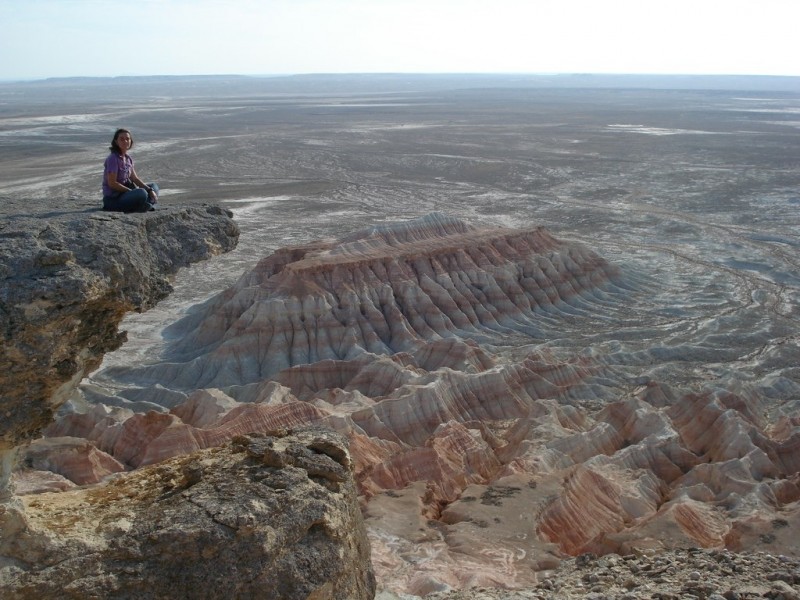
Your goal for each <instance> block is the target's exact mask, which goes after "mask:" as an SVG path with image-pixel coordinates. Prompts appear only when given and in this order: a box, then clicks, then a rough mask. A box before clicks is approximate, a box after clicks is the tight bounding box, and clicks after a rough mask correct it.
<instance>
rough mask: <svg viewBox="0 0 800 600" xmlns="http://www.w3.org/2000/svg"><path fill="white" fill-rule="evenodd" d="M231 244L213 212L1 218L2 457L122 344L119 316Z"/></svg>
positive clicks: (228, 221) (220, 214)
mask: <svg viewBox="0 0 800 600" xmlns="http://www.w3.org/2000/svg"><path fill="white" fill-rule="evenodd" d="M238 238H239V229H238V227H237V225H236V223H235V222H234V221H233V219H232V214H231V213H230V212H229V211H227V210H224V209H221V208H219V207H215V206H197V207H176V208H167V209H163V210H159V211H156V212H152V213H148V214H131V215H126V214H122V213H104V212H98V211H91V212H72V213H69V212H64V213H58V214H55V213H54V214H52V215H48V216H44V217H42V216H37V217H19V216H16V217H13V218H10V219H4V220H2V221H0V279H2V282H3V283H2V286H1V287H0V331H1V332H2V334H0V335H2V343H1V344H0V415H2V419H0V453H2V452H3V451H4V450H7V449H9V448H11V447H14V446H17V445H19V444H20V443H22V442H23V441H25V440H27V439H30V438H31V437H33V436H35V435H36V434H37V433H38V432H40V431H41V429H42V428H43V427H44V426H46V425H47V424H48V423H50V421H51V420H52V414H53V411H54V410H55V409H56V408H58V406H59V405H60V404H62V403H63V402H64V401H65V400H66V398H67V396H68V395H69V393H70V392H71V391H72V389H73V388H74V386H75V385H76V384H77V382H78V381H80V379H81V378H82V377H83V376H84V375H85V374H86V373H88V372H90V371H92V370H93V369H95V368H97V366H98V365H99V364H100V361H101V360H102V357H103V354H105V353H106V352H108V351H110V350H114V349H116V348H117V347H119V345H120V344H121V343H122V342H123V341H124V340H125V334H124V333H121V332H119V331H118V329H117V326H118V325H119V323H120V321H121V320H122V317H123V316H124V315H125V313H127V312H129V311H141V310H145V309H147V308H149V307H151V306H153V305H154V304H155V303H156V302H158V301H159V300H161V299H162V298H164V297H165V296H166V295H167V294H168V293H169V292H170V291H171V287H170V283H169V279H168V278H169V276H170V275H172V274H174V273H175V272H176V271H177V270H178V269H179V268H180V267H184V266H186V265H189V264H190V263H193V262H197V261H200V260H204V259H207V258H209V257H211V256H214V255H216V254H219V253H222V252H227V251H229V250H231V249H232V248H234V247H235V246H236V243H237V241H238ZM3 484H4V482H3V481H0V489H2V488H4V487H5V485H3Z"/></svg>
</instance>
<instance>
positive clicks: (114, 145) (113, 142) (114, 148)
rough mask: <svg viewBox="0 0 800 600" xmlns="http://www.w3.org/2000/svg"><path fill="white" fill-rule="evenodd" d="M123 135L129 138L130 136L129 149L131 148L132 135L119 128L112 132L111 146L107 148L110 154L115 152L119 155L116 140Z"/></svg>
mask: <svg viewBox="0 0 800 600" xmlns="http://www.w3.org/2000/svg"><path fill="white" fill-rule="evenodd" d="M123 133H127V134H128V135H129V136H131V146H130V147H131V148H133V134H132V133H131V132H130V131H128V130H127V129H122V128H120V129H117V130H116V131H115V132H114V138H113V139H112V140H111V145H110V146H109V147H108V149H109V150H111V151H112V152H116V153H117V154H120V150H119V146H118V145H117V138H118V137H119V136H120V135H122V134H123Z"/></svg>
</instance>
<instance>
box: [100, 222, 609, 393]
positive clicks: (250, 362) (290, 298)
mask: <svg viewBox="0 0 800 600" xmlns="http://www.w3.org/2000/svg"><path fill="white" fill-rule="evenodd" d="M618 286H624V284H623V282H622V278H621V276H620V273H619V271H618V270H617V269H616V268H615V267H614V266H613V265H611V264H609V263H608V262H607V261H606V260H604V259H603V258H602V257H600V256H599V255H598V254H596V253H594V252H592V251H590V250H589V249H587V248H585V247H583V246H580V245H577V244H569V243H565V242H561V241H559V240H557V239H556V238H554V237H553V236H551V235H550V234H549V233H548V232H547V231H546V230H544V229H543V228H534V229H525V230H508V229H500V228H484V229H478V228H475V227H473V226H468V225H466V224H465V223H463V222H462V221H459V220H457V219H453V218H449V217H446V216H443V215H439V214H433V215H429V216H427V217H425V218H422V219H417V220H413V221H410V222H407V223H401V224H399V225H395V226H384V227H379V228H373V229H370V230H367V231H364V232H362V233H361V234H358V235H354V236H351V237H348V238H345V239H344V240H342V241H339V242H327V243H319V244H313V245H308V246H303V247H294V248H286V249H283V250H279V251H278V252H276V253H275V254H273V255H271V256H269V257H267V258H265V259H263V260H262V261H261V262H260V263H259V264H258V266H257V267H256V268H255V269H253V271H251V272H250V273H248V274H246V275H245V276H243V277H242V278H241V279H240V280H239V282H238V283H237V284H236V285H235V286H233V287H232V288H231V289H229V290H228V291H227V292H225V293H224V294H221V295H220V296H218V297H217V298H216V299H214V300H213V301H212V302H210V303H209V304H207V305H205V306H203V307H202V310H201V311H199V312H198V313H197V314H195V315H193V316H191V317H189V318H187V319H185V320H184V321H183V322H181V323H179V324H177V325H176V326H175V327H173V328H172V331H171V334H172V335H176V336H180V339H179V340H178V341H177V342H176V343H175V344H174V346H173V348H172V351H171V353H170V359H171V361H172V362H169V363H163V364H160V365H156V366H153V367H150V368H146V369H141V370H138V371H137V372H136V373H135V374H131V375H126V374H124V373H121V372H120V371H112V373H111V374H112V375H116V376H119V377H121V378H122V379H135V380H136V381H137V382H142V381H151V382H159V383H161V384H163V385H168V386H171V387H176V388H180V389H195V388H205V387H224V386H230V385H243V384H248V383H252V382H255V381H260V380H262V379H265V378H270V377H273V376H274V375H275V374H276V373H278V372H280V371H282V370H284V369H287V368H290V367H294V366H297V365H304V364H313V363H317V362H320V361H325V360H334V361H336V360H350V359H353V358H355V357H357V356H359V355H360V354H363V353H365V352H369V353H373V354H378V355H392V354H395V353H398V352H414V351H418V350H419V349H420V348H422V347H423V346H424V345H425V344H426V343H427V342H433V341H436V340H441V339H453V338H455V339H471V340H474V341H477V342H482V343H486V342H491V343H495V344H503V343H508V342H509V339H514V338H517V337H518V336H525V337H527V338H528V341H532V340H534V339H537V338H541V337H542V336H543V335H544V334H543V330H544V328H546V327H552V322H551V320H552V319H553V318H556V319H563V318H573V317H575V316H580V315H581V314H584V313H585V314H591V313H592V312H593V311H596V310H597V305H598V303H599V302H600V301H601V299H602V296H603V294H605V293H608V292H610V291H614V290H618V289H619V288H618Z"/></svg>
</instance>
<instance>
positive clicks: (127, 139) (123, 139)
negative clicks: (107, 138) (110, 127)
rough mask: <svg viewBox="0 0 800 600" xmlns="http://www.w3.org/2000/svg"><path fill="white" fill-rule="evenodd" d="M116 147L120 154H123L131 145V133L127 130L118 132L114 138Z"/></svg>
mask: <svg viewBox="0 0 800 600" xmlns="http://www.w3.org/2000/svg"><path fill="white" fill-rule="evenodd" d="M115 141H116V142H117V147H118V148H119V151H120V152H121V153H122V154H125V153H126V152H127V151H128V150H129V149H130V147H131V134H130V133H128V132H127V131H123V132H122V133H120V134H119V135H118V136H117V138H116V140H115Z"/></svg>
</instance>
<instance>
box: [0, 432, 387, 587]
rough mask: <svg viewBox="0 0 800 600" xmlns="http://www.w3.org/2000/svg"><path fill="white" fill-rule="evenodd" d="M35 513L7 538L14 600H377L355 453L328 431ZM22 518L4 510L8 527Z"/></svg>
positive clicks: (191, 462) (44, 497)
mask: <svg viewBox="0 0 800 600" xmlns="http://www.w3.org/2000/svg"><path fill="white" fill-rule="evenodd" d="M25 514H26V523H25V524H24V525H19V524H18V526H19V527H20V531H18V532H17V534H16V535H13V536H8V535H5V536H3V537H2V538H0V554H2V555H3V556H4V561H3V563H2V564H1V565H0V596H2V597H3V598H6V599H9V600H12V599H18V600H22V599H25V600H27V599H32V598H36V599H39V600H41V599H47V598H59V599H63V598H76V599H78V598H80V599H84V598H119V599H123V598H131V599H133V598H136V599H137V600H141V599H146V598H204V599H214V598H222V599H225V600H227V599H228V598H261V599H265V600H268V599H278V598H280V599H282V600H291V599H298V600H300V599H303V600H305V599H309V598H314V599H315V600H341V599H344V598H347V599H350V600H359V599H366V598H373V597H374V595H375V578H374V575H373V572H372V566H371V563H370V549H369V543H368V541H367V536H366V530H365V528H364V522H363V520H362V517H361V513H360V511H359V508H358V501H357V496H356V488H355V484H354V480H353V476H352V464H351V459H350V453H349V451H348V448H347V445H346V442H345V440H344V438H343V437H341V436H339V435H338V434H335V433H332V432H329V431H325V430H316V429H304V430H299V431H294V432H287V431H285V430H284V431H277V432H271V433H270V434H267V435H258V436H256V435H254V436H241V437H237V438H235V439H234V440H233V442H232V443H230V444H227V445H225V446H222V447H217V448H213V449H209V450H204V451H200V452H196V453H194V454H189V455H183V456H180V457H178V458H174V459H171V460H169V461H165V462H163V463H160V464H158V465H154V466H151V467H145V468H142V469H138V470H136V471H134V472H131V473H128V474H125V475H122V476H118V478H116V479H114V480H112V481H111V482H110V483H109V484H107V485H105V486H100V487H92V488H87V489H80V490H73V491H67V492H61V493H50V494H41V495H35V496H27V497H25ZM15 516H16V515H15V514H14V512H13V509H11V508H9V507H4V506H1V505H0V527H3V528H4V529H5V530H6V531H8V530H9V529H11V528H12V525H13V523H14V522H15ZM17 523H19V522H18V521H17Z"/></svg>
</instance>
